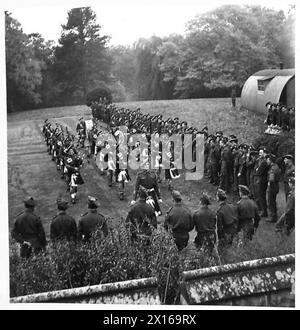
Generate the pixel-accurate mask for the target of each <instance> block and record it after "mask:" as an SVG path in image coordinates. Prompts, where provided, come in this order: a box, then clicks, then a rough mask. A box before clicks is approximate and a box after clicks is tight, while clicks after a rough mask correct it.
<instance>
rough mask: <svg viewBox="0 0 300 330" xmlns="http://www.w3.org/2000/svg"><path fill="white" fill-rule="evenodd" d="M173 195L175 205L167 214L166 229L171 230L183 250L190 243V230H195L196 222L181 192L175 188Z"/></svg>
mask: <svg viewBox="0 0 300 330" xmlns="http://www.w3.org/2000/svg"><path fill="white" fill-rule="evenodd" d="M172 197H173V200H174V206H172V207H171V208H170V209H169V210H168V212H167V214H166V218H165V223H164V227H165V229H166V230H171V232H172V234H173V237H174V240H175V244H176V246H177V248H178V250H179V251H181V250H182V249H183V248H185V247H186V246H187V244H188V241H189V232H190V231H191V230H193V228H194V223H193V217H192V213H191V211H190V210H189V209H188V208H187V207H186V206H185V205H184V204H183V203H182V197H181V194H180V192H179V191H177V190H173V191H172Z"/></svg>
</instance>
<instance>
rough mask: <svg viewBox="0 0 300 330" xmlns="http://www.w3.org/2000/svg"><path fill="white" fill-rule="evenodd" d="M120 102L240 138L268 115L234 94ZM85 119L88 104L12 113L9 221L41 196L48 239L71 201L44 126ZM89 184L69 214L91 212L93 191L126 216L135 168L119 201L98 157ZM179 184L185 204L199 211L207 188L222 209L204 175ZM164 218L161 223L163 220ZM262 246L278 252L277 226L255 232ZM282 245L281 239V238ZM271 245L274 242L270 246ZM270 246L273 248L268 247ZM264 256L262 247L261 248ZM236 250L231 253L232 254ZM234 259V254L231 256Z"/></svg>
mask: <svg viewBox="0 0 300 330" xmlns="http://www.w3.org/2000/svg"><path fill="white" fill-rule="evenodd" d="M118 106H120V107H128V108H131V109H136V108H137V107H140V108H141V110H142V111H143V112H147V113H162V114H163V115H164V117H166V118H167V117H170V116H172V117H175V116H178V117H179V118H180V119H182V120H186V121H187V122H189V123H190V124H192V125H193V126H195V127H199V128H202V127H203V126H204V125H207V126H208V127H209V131H210V132H211V133H214V132H215V131H217V130H223V132H224V133H225V134H226V135H229V134H235V135H237V136H238V138H239V139H240V141H241V142H246V141H247V142H252V141H253V140H254V139H255V138H256V137H257V136H259V135H260V134H261V133H262V132H263V128H264V126H263V120H264V118H263V116H261V115H256V114H253V113H248V112H247V111H245V110H240V109H239V108H240V107H239V102H238V105H237V107H236V108H232V107H231V101H230V99H196V100H172V101H144V102H130V103H121V104H118ZM81 116H84V117H85V118H86V119H89V118H90V117H91V111H90V109H89V108H88V107H87V106H72V107H61V108H47V109H39V110H32V111H26V112H19V113H13V114H8V187H9V191H8V196H9V225H10V228H11V227H12V225H13V222H14V219H15V217H16V215H17V214H18V213H20V212H21V211H22V210H23V202H22V201H23V199H24V197H26V196H28V195H31V196H33V197H34V198H36V199H37V202H38V206H37V209H36V213H37V214H39V215H40V216H41V219H42V221H43V224H44V226H45V230H46V233H47V237H48V238H49V226H50V223H51V219H52V218H53V217H54V216H55V214H56V205H55V200H56V198H57V197H58V196H62V197H64V198H66V199H68V200H69V195H68V193H67V192H66V186H65V184H64V182H63V181H62V180H61V179H60V175H59V173H58V172H57V171H56V168H55V164H54V162H52V161H51V159H50V156H49V155H48V154H47V152H46V145H45V143H44V141H43V137H42V134H41V132H40V129H41V127H42V124H43V121H44V120H45V119H46V118H49V119H51V121H53V122H59V123H62V124H63V125H67V126H68V127H69V128H70V129H71V130H75V127H76V124H77V121H78V119H79V117H81ZM81 172H82V176H83V178H84V180H85V184H84V185H83V186H80V187H79V193H78V197H79V201H78V203H77V204H76V205H72V206H70V208H69V213H70V214H71V215H73V216H74V217H75V219H76V221H78V220H79V217H80V215H81V214H82V213H84V212H85V211H86V200H87V196H88V195H94V196H96V197H97V198H98V199H99V201H100V208H99V211H100V212H101V213H103V214H104V215H106V216H110V217H113V218H115V219H119V218H122V217H123V218H124V217H126V215H127V212H128V209H129V203H130V201H131V199H132V193H133V185H134V181H135V176H136V173H135V172H134V173H131V176H132V179H133V180H132V182H130V183H129V184H128V186H127V187H126V198H125V200H124V201H120V200H119V198H118V191H117V187H116V185H115V184H114V186H113V187H112V188H109V187H108V185H107V181H106V177H105V176H100V175H99V171H98V170H97V168H96V166H95V164H94V163H93V161H91V162H90V163H88V162H85V166H84V168H83V169H82V171H81ZM174 187H175V189H177V190H179V191H180V192H181V193H182V195H183V197H184V202H185V203H186V205H187V206H188V207H189V208H190V209H191V210H195V209H196V208H197V207H198V204H199V195H200V194H201V192H203V191H206V192H207V193H208V194H210V195H211V196H212V198H213V204H212V208H213V209H214V210H216V209H217V207H218V205H217V203H216V200H215V193H216V188H215V187H214V186H212V185H211V184H209V183H208V182H207V181H206V180H205V179H203V180H201V181H197V182H195V181H184V179H183V175H182V176H181V178H179V179H178V180H176V181H175V182H174ZM160 188H161V192H162V199H163V204H162V210H163V213H164V214H165V212H166V211H167V210H168V208H169V207H170V206H171V205H172V199H171V196H170V192H169V191H168V189H167V184H166V183H165V182H162V184H161V185H160ZM229 200H231V201H236V200H237V196H234V195H232V196H229ZM284 203H285V202H284V196H283V192H282V190H281V192H280V194H279V196H278V205H279V214H281V213H282V212H283V208H284ZM163 221H164V217H163V216H162V217H160V219H159V222H160V223H163ZM194 236H195V232H192V233H191V238H190V244H189V249H193V243H192V242H193V238H194ZM255 239H256V241H257V242H258V243H257V245H258V246H259V249H260V250H261V252H262V255H265V254H266V255H268V254H269V255H270V256H271V255H275V254H277V253H276V246H275V247H274V244H275V243H276V242H277V240H278V239H279V238H278V236H277V235H276V234H275V232H274V225H272V224H269V223H266V222H264V221H261V225H260V227H259V228H258V231H257V233H256V238H255ZM284 240H285V241H284V244H283V245H282V246H283V247H282V248H281V247H278V254H281V253H287V252H293V251H294V236H290V237H289V238H285V239H284ZM276 244H277V243H276ZM268 246H271V247H272V248H270V249H269V250H268ZM268 251H269V252H268ZM257 255H259V251H257ZM233 256H234V254H232V255H231V258H233ZM228 260H231V259H230V256H229V258H228Z"/></svg>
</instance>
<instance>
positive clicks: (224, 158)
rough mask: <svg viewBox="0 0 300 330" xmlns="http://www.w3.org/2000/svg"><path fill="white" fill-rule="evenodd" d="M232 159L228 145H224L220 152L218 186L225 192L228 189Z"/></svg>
mask: <svg viewBox="0 0 300 330" xmlns="http://www.w3.org/2000/svg"><path fill="white" fill-rule="evenodd" d="M232 159H233V155H232V151H231V149H230V147H229V146H225V147H224V149H223V150H222V152H221V174H220V188H221V189H223V190H224V191H226V192H229V191H230V185H231V182H230V179H231V171H232Z"/></svg>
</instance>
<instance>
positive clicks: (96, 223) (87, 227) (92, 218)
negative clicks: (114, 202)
mask: <svg viewBox="0 0 300 330" xmlns="http://www.w3.org/2000/svg"><path fill="white" fill-rule="evenodd" d="M97 207H98V205H97V199H96V198H95V197H92V196H88V212H86V213H84V214H83V215H82V216H81V218H80V220H79V223H78V238H79V239H80V240H83V241H84V242H88V241H89V240H90V238H91V237H92V235H93V233H94V232H96V231H97V230H99V229H100V230H101V231H102V233H103V234H104V236H107V235H108V227H107V223H106V219H105V217H104V215H102V214H101V213H98V212H97Z"/></svg>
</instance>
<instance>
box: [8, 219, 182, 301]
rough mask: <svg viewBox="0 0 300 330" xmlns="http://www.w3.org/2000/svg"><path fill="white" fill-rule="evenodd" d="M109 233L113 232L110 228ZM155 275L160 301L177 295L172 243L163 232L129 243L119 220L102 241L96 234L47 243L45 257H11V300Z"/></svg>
mask: <svg viewBox="0 0 300 330" xmlns="http://www.w3.org/2000/svg"><path fill="white" fill-rule="evenodd" d="M111 228H112V227H111ZM151 276H155V277H157V278H158V279H159V292H160V296H161V299H162V301H163V302H166V303H173V302H174V301H175V299H176V297H177V296H178V287H179V258H178V251H177V248H176V246H175V244H174V241H173V238H172V237H171V236H170V234H169V233H167V232H166V231H165V230H163V229H157V230H153V233H152V236H151V238H148V237H138V238H137V239H136V240H132V239H131V234H130V228H128V226H127V225H126V224H125V223H124V221H122V220H121V221H120V223H119V224H118V226H116V227H114V228H113V229H110V230H109V234H108V236H107V237H105V238H104V237H103V235H102V232H101V231H96V233H95V234H94V235H93V237H92V239H91V241H90V242H89V243H77V244H74V243H68V242H66V241H60V242H57V243H55V244H54V243H50V245H49V246H48V248H47V251H46V252H45V253H41V254H39V255H36V256H32V257H30V258H29V259H22V258H20V257H19V256H18V254H17V251H16V248H15V246H14V245H13V244H12V245H11V252H10V290H11V291H10V295H11V297H15V296H20V295H27V294H32V293H39V292H46V291H52V290H62V289H68V288H75V287H81V286H87V285H96V284H101V283H112V282H119V281H126V280H133V279H138V278H146V277H151Z"/></svg>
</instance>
